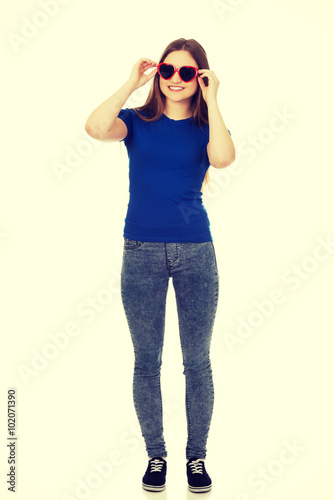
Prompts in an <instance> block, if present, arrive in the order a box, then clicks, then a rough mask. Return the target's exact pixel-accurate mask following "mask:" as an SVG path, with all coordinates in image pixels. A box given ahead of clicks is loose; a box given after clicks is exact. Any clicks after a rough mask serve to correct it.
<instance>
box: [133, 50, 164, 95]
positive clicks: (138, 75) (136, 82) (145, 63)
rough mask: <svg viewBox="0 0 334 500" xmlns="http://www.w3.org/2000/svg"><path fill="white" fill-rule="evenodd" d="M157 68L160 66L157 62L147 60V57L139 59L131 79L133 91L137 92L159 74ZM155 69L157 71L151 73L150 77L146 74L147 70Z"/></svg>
mask: <svg viewBox="0 0 334 500" xmlns="http://www.w3.org/2000/svg"><path fill="white" fill-rule="evenodd" d="M157 66H158V64H157V63H156V62H155V61H152V60H151V59H147V58H145V57H142V58H141V59H139V61H137V62H136V64H135V65H134V66H133V68H132V72H131V75H130V78H129V82H130V83H131V85H132V86H133V89H134V90H137V89H139V88H140V87H142V86H143V85H145V84H146V83H147V82H148V81H149V80H151V79H152V78H153V77H154V75H155V74H156V72H157V68H156V67H157ZM153 67H155V69H154V70H153V71H151V72H150V74H148V75H145V74H144V72H145V71H146V70H148V69H149V68H153Z"/></svg>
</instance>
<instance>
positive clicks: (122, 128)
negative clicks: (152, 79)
mask: <svg viewBox="0 0 334 500" xmlns="http://www.w3.org/2000/svg"><path fill="white" fill-rule="evenodd" d="M133 91H134V88H133V84H132V83H131V82H129V81H127V82H125V83H124V85H122V87H121V88H120V89H119V90H118V91H117V92H115V94H113V95H112V96H111V97H109V98H108V99H106V100H105V101H104V102H103V103H102V104H100V106H98V107H97V108H96V109H95V110H94V111H93V112H92V113H91V114H90V116H89V118H88V120H87V122H86V125H85V130H86V132H87V134H88V135H90V136H91V137H93V138H94V139H100V140H110V141H120V140H122V139H124V137H126V135H127V133H128V131H127V127H126V125H125V123H124V122H123V121H122V120H120V119H119V118H118V115H119V112H120V110H121V109H122V107H123V106H124V103H125V102H126V101H127V100H128V99H129V97H130V95H131V94H132V92H133Z"/></svg>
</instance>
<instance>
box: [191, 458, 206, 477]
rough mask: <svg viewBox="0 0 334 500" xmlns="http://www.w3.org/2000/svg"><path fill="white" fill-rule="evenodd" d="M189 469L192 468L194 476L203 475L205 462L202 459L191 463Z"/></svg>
mask: <svg viewBox="0 0 334 500" xmlns="http://www.w3.org/2000/svg"><path fill="white" fill-rule="evenodd" d="M189 467H190V469H191V472H192V473H193V474H196V473H198V474H203V462H202V460H201V459H200V458H198V459H197V460H193V461H192V462H190V464H189Z"/></svg>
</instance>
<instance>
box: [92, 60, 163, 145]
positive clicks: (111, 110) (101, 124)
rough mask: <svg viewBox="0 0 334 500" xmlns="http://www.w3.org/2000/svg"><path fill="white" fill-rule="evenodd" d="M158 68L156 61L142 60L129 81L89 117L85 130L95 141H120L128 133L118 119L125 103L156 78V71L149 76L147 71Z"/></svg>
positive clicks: (121, 121)
mask: <svg viewBox="0 0 334 500" xmlns="http://www.w3.org/2000/svg"><path fill="white" fill-rule="evenodd" d="M155 66H157V63H156V62H155V61H152V60H151V59H147V58H144V57H142V58H140V59H139V60H138V61H137V62H136V63H135V64H134V66H133V68H132V71H131V75H130V77H129V79H128V80H127V81H126V82H125V83H124V85H122V87H121V88H120V89H119V90H118V91H117V92H115V94H113V95H112V96H111V97H109V98H108V99H106V100H105V101H104V102H103V103H102V104H100V106H98V107H97V108H96V109H95V110H94V111H93V112H92V113H91V114H90V116H89V117H88V120H87V122H86V125H85V130H86V132H87V134H88V135H90V136H91V137H93V138H94V139H100V140H110V141H113V142H114V141H120V140H122V139H124V138H125V137H126V135H127V133H128V130H127V127H126V125H125V123H124V122H123V120H120V119H119V118H118V115H119V112H120V110H121V109H122V107H123V106H124V103H125V102H126V101H127V100H128V99H129V97H130V95H131V94H132V92H134V91H135V90H136V89H139V88H140V87H142V86H143V85H145V84H146V83H147V82H148V81H149V80H151V78H153V77H154V75H155V74H156V72H157V70H156V69H154V70H153V71H151V73H149V74H148V75H145V71H147V70H148V69H150V68H153V67H155Z"/></svg>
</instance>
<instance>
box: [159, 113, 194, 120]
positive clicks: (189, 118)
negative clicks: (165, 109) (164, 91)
mask: <svg viewBox="0 0 334 500" xmlns="http://www.w3.org/2000/svg"><path fill="white" fill-rule="evenodd" d="M162 114H163V116H164V117H165V118H167V120H170V121H172V122H185V121H186V120H191V118H193V115H191V116H189V117H188V118H182V119H181V120H174V118H169V116H167V115H165V113H162Z"/></svg>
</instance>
